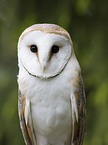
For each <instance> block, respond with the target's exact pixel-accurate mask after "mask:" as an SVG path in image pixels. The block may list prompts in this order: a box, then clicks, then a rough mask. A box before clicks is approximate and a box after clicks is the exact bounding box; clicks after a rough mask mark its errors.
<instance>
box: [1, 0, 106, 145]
mask: <svg viewBox="0 0 108 145" xmlns="http://www.w3.org/2000/svg"><path fill="white" fill-rule="evenodd" d="M35 23H55V24H58V25H60V26H62V27H64V28H65V29H66V30H67V31H68V32H69V33H70V35H71V37H72V40H73V45H74V50H75V53H76V56H77V58H78V60H79V62H80V65H81V68H82V74H83V79H84V83H85V89H86V96H87V118H86V135H85V139H84V145H108V77H107V75H108V1H107V0H106V1H105V0H103V1H99V0H30V1H29V0H26V1H25V0H0V145H24V141H23V137H22V133H21V130H20V126H19V120H18V113H17V73H18V67H17V41H18V37H19V36H20V34H21V33H22V31H23V30H24V29H25V28H26V27H28V26H30V25H32V24H35Z"/></svg>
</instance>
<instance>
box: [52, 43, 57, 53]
mask: <svg viewBox="0 0 108 145" xmlns="http://www.w3.org/2000/svg"><path fill="white" fill-rule="evenodd" d="M58 52H59V46H57V45H54V46H53V47H52V53H58Z"/></svg>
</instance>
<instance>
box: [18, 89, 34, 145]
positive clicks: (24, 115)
mask: <svg viewBox="0 0 108 145" xmlns="http://www.w3.org/2000/svg"><path fill="white" fill-rule="evenodd" d="M18 112H19V120H20V126H21V130H22V133H23V137H24V141H25V143H26V145H36V141H35V137H34V136H35V135H34V132H33V128H32V120H31V111H30V102H29V101H27V100H26V99H25V97H24V96H23V95H22V94H21V92H20V91H18Z"/></svg>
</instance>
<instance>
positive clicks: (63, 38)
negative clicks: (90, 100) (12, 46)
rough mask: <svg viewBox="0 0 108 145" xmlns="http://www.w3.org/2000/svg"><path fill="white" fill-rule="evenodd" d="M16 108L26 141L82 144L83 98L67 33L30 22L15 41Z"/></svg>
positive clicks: (45, 144)
mask: <svg viewBox="0 0 108 145" xmlns="http://www.w3.org/2000/svg"><path fill="white" fill-rule="evenodd" d="M18 66H19V73H18V87H19V88H18V90H19V93H18V112H19V119H20V126H21V129H22V133H23V136H24V140H25V144H26V145H82V143H83V137H84V131H85V127H84V126H85V116H86V107H85V105H86V99H85V92H84V85H83V80H82V76H81V69H80V66H79V63H78V61H77V59H76V57H75V54H74V50H73V45H72V40H71V38H70V35H69V33H68V32H67V31H66V30H65V29H63V28H61V27H60V26H58V25H55V24H35V25H33V26H30V27H29V28H27V29H25V30H24V32H23V33H22V34H21V36H20V38H19V41H18Z"/></svg>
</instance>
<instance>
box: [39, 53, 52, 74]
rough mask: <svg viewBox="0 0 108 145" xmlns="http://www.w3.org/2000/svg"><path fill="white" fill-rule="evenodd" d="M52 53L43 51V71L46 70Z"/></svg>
mask: <svg viewBox="0 0 108 145" xmlns="http://www.w3.org/2000/svg"><path fill="white" fill-rule="evenodd" d="M49 57H50V55H49V54H48V53H43V55H42V54H41V55H40V57H39V61H40V65H41V68H42V71H43V72H44V71H45V70H46V68H47V65H48V62H49Z"/></svg>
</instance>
